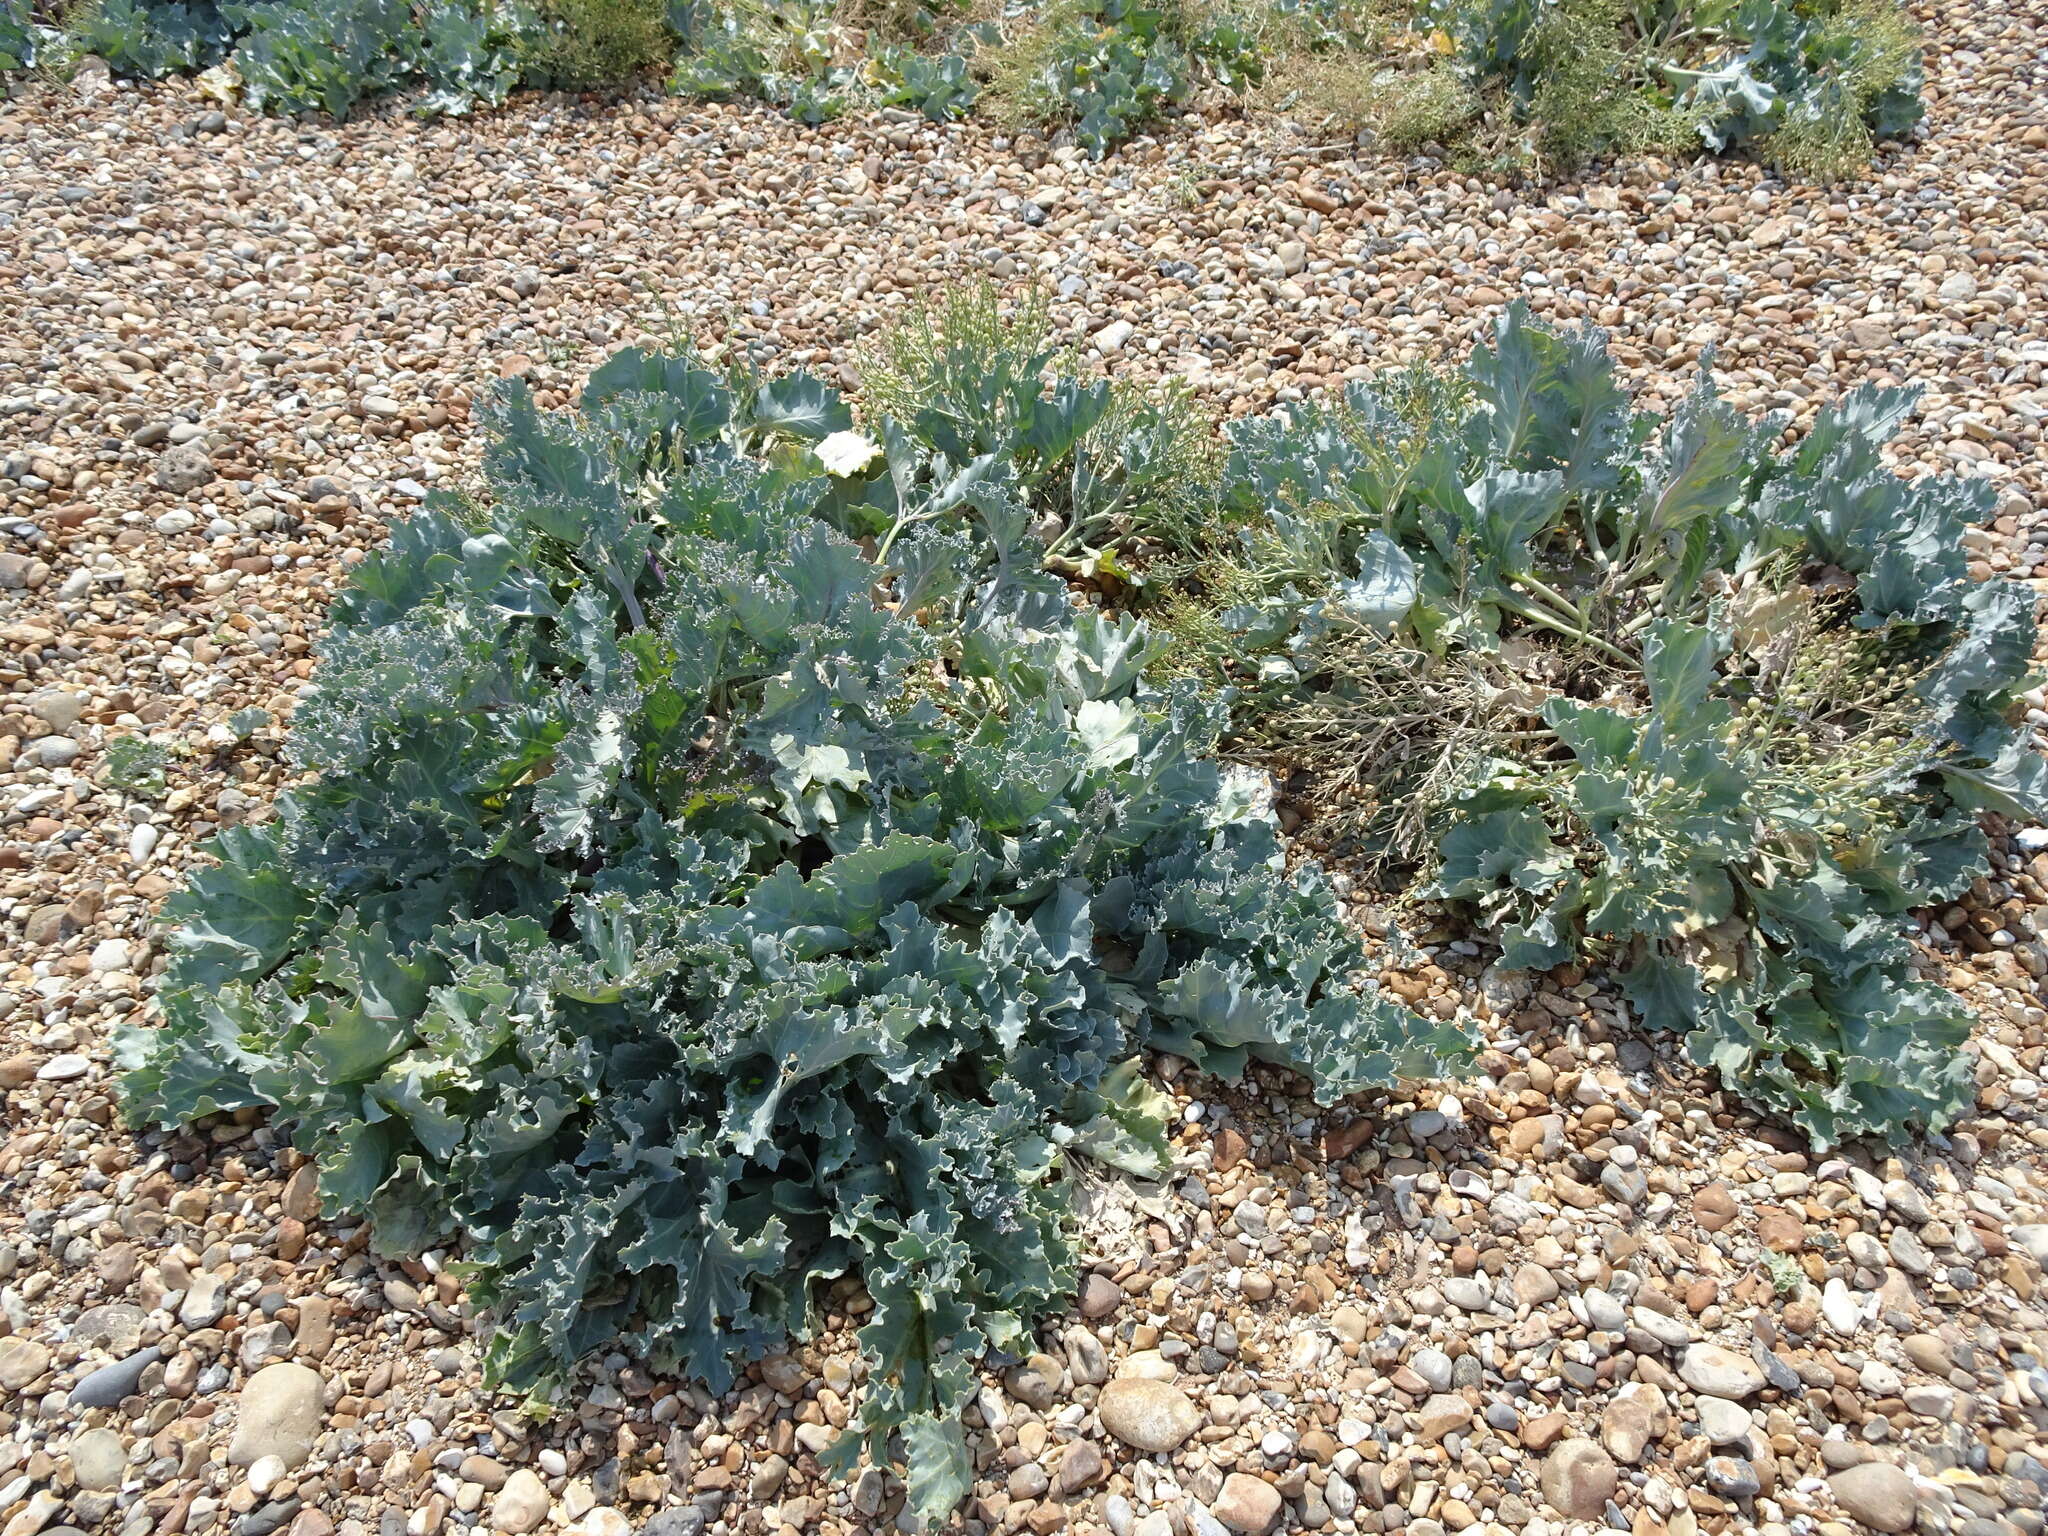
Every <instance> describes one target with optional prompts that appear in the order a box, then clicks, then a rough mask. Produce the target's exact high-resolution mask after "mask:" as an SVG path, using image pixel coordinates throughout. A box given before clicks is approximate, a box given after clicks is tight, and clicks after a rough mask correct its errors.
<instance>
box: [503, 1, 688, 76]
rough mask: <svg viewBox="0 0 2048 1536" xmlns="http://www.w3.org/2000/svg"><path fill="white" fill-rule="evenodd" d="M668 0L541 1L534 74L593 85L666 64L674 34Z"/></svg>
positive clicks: (641, 72)
mask: <svg viewBox="0 0 2048 1536" xmlns="http://www.w3.org/2000/svg"><path fill="white" fill-rule="evenodd" d="M668 9H669V8H668V0H541V4H540V14H541V37H540V42H539V44H538V46H537V47H536V48H535V50H534V55H533V61H534V73H535V74H536V75H537V76H538V77H540V78H542V79H544V80H546V81H547V82H548V83H550V84H554V85H561V86H567V87H568V88H570V89H571V90H589V89H592V88H595V87H598V86H606V85H616V84H618V83H619V82H620V81H622V80H631V79H633V78H634V77H635V76H636V75H640V74H643V73H645V72H646V71H648V70H653V69H659V68H662V67H663V66H665V65H666V64H667V63H668V62H669V59H670V57H671V56H672V55H673V54H674V52H675V46H676V38H675V34H674V33H673V32H672V31H670V29H669V23H668Z"/></svg>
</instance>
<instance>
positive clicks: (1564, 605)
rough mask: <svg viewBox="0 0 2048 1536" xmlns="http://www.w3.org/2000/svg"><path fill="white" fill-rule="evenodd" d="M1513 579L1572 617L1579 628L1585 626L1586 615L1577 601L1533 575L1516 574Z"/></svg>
mask: <svg viewBox="0 0 2048 1536" xmlns="http://www.w3.org/2000/svg"><path fill="white" fill-rule="evenodd" d="M1515 580H1516V581H1517V582H1519V583H1520V584H1521V585H1523V586H1525V587H1527V588H1528V589H1529V590H1530V591H1531V592H1534V593H1535V594H1536V595H1537V596H1538V597H1540V598H1542V599H1543V600H1544V601H1545V602H1546V603H1549V604H1550V605H1551V606H1552V607H1554V608H1557V609H1558V610H1559V611H1560V612H1562V613H1564V614H1565V615H1566V616H1568V617H1569V618H1571V619H1573V620H1574V621H1575V622H1576V623H1577V624H1578V626H1579V627H1580V628H1581V629H1584V628H1585V627H1586V615H1585V613H1584V611H1583V610H1581V609H1580V607H1579V605H1578V604H1577V603H1575V602H1573V601H1572V600H1571V599H1570V598H1568V597H1566V596H1565V595H1564V594H1563V593H1562V592H1559V591H1557V590H1556V589H1555V588H1554V587H1550V586H1547V585H1545V584H1544V583H1543V582H1541V581H1538V580H1537V579H1536V578H1535V577H1534V576H1528V575H1523V576H1517V577H1516V578H1515Z"/></svg>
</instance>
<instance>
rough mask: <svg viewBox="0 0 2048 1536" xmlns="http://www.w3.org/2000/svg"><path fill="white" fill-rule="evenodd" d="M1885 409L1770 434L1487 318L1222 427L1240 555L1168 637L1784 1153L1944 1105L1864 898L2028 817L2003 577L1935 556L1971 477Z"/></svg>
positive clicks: (1402, 869) (1984, 502)
mask: <svg viewBox="0 0 2048 1536" xmlns="http://www.w3.org/2000/svg"><path fill="white" fill-rule="evenodd" d="M1912 399H1913V397H1912V394H1911V392H1909V391H1906V390H1897V389H1888V390H1887V389H1870V388H1865V389H1859V390H1857V391H1854V392H1852V393H1851V394H1850V395H1849V396H1847V397H1846V398H1845V399H1843V400H1842V401H1841V402H1839V403H1838V404H1836V405H1834V406H1832V407H1830V408H1828V409H1826V410H1823V411H1822V412H1821V413H1820V415H1819V416H1818V418H1817V419H1816V421H1815V422H1814V424H1813V426H1812V427H1811V429H1810V430H1809V431H1808V433H1807V434H1806V436H1805V437H1804V438H1802V439H1801V440H1800V441H1799V442H1798V443H1797V444H1796V445H1795V446H1792V447H1790V448H1787V447H1784V446H1782V445H1781V437H1782V433H1783V427H1784V423H1783V421H1782V420H1779V419H1768V420H1766V421H1763V422H1749V421H1745V420H1743V419H1741V418H1740V417H1739V416H1738V415H1737V414H1736V413H1735V412H1733V411H1732V410H1731V409H1730V408H1729V407H1728V406H1727V405H1725V404H1724V403H1722V402H1721V401H1719V400H1718V399H1717V398H1716V397H1715V394H1714V391H1713V388H1712V385H1711V382H1710V380H1709V378H1708V377H1707V376H1706V375H1705V374H1702V377H1701V380H1700V382H1699V384H1698V386H1697V387H1696V388H1695V389H1694V391H1693V392H1692V393H1691V394H1690V396H1688V398H1687V399H1686V401H1685V402H1684V404H1683V405H1682V406H1681V407H1680V408H1679V409H1678V410H1677V411H1675V412H1674V413H1673V414H1672V415H1671V416H1670V417H1668V418H1659V417H1657V416H1655V415H1654V414H1652V413H1649V412H1644V411H1640V410H1637V409H1635V408H1633V407H1632V406H1631V404H1630V403H1629V401H1628V399H1627V397H1626V396H1625V394H1624V393H1623V391H1622V390H1621V388H1620V386H1619V385H1618V383H1617V381H1616V379H1615V375H1614V369H1613V365H1612V363H1611V361H1610V359H1609V358H1608V356H1607V354H1606V352H1605V350H1604V348H1603V347H1602V345H1601V343H1600V342H1599V340H1598V338H1597V337H1596V336H1594V335H1593V334H1591V333H1587V332H1580V333H1572V334H1558V333H1554V332H1550V331H1547V330H1544V329H1541V328H1539V327H1537V326H1535V325H1533V324H1532V323H1531V322H1530V321H1529V320H1528V318H1527V316H1526V315H1525V314H1524V313H1522V312H1521V311H1520V310H1519V309H1517V310H1515V311H1513V312H1511V313H1510V314H1509V315H1508V317H1507V318H1506V319H1505V320H1504V321H1503V322H1502V324H1501V327H1500V330H1499V333H1498V335H1497V337H1496V339H1495V342H1494V344H1493V345H1492V346H1491V347H1488V348H1483V349H1481V350H1480V351H1479V352H1478V353H1477V354H1476V355H1475V356H1474V357H1473V359H1472V360H1471V362H1470V363H1469V364H1467V365H1466V366H1465V367H1464V368H1463V369H1461V370H1458V371H1456V372H1454V373H1450V374H1429V373H1410V374H1406V375H1397V376H1394V377H1393V378H1391V379H1388V380H1385V381H1381V382H1380V383H1379V384H1378V385H1354V386H1352V387H1350V388H1349V389H1347V391H1346V392H1345V394H1344V396H1343V397H1342V399H1341V400H1337V401H1332V402H1329V403H1326V404H1306V405H1300V406H1293V407H1289V408H1287V409H1286V410H1284V411H1282V412H1281V413H1279V414H1278V415H1276V416H1274V417H1271V418H1267V419H1263V420H1258V421H1252V422H1247V423H1243V424H1239V425H1237V426H1234V427H1233V428H1232V430H1231V433H1230V438H1231V453H1230V457H1229V462H1228V468H1227V470H1226V472H1225V475H1224V484H1223V490H1222V498H1223V501H1224V503H1225V504H1226V505H1227V506H1229V507H1232V508H1234V509H1235V511H1236V515H1237V516H1238V518H1239V519H1240V521H1241V523H1242V524H1243V526H1242V530H1241V533H1240V535H1239V547H1238V549H1237V550H1236V552H1235V553H1234V554H1232V555H1231V556H1229V557H1227V558H1225V559H1221V560H1216V561H1211V562H1208V563H1207V564H1206V565H1200V566H1196V567H1194V568H1192V569H1190V570H1187V571H1184V572H1183V573H1182V575H1181V578H1180V582H1179V585H1180V586H1181V588H1182V591H1181V593H1180V595H1179V597H1178V599H1177V601H1178V604H1179V608H1178V610H1177V611H1176V612H1175V613H1173V614H1171V615H1170V617H1171V618H1172V619H1173V622H1174V623H1175V626H1176V628H1177V629H1178V631H1179V633H1180V634H1181V636H1182V646H1181V648H1180V651H1179V653H1178V656H1177V661H1176V664H1177V665H1178V666H1179V667H1180V668H1181V669H1182V670H1186V671H1191V672H1193V673H1195V674H1197V675H1206V676H1209V677H1211V678H1213V679H1216V680H1218V681H1222V680H1229V681H1232V682H1234V683H1236V684H1237V686H1238V687H1239V689H1240V696H1239V699H1238V702H1237V705H1236V707H1235V710H1234V721H1235V724H1236V727H1237V728H1238V729H1240V730H1242V731H1244V732H1245V733H1246V735H1247V737H1248V738H1249V740H1250V742H1251V744H1252V747H1253V749H1254V750H1255V751H1256V750H1258V749H1259V748H1260V747H1261V746H1263V749H1264V751H1265V754H1266V760H1268V761H1272V762H1275V763H1277V764H1280V765H1283V766H1287V767H1290V768H1299V769H1304V770H1306V771H1308V772H1309V773H1311V774H1312V775H1314V776H1316V778H1317V779H1318V781H1319V791H1318V792H1319V798H1320V800H1321V801H1322V803H1323V804H1324V805H1325V807H1326V810H1325V812H1324V814H1323V816H1322V821H1321V825H1322V827H1323V829H1324V830H1325V831H1326V832H1327V833H1329V834H1331V835H1333V836H1338V837H1340V838H1342V839H1344V840H1347V841H1348V843H1349V845H1350V850H1351V851H1352V852H1353V853H1355V854H1357V855H1359V856H1361V857H1363V858H1365V859H1366V860H1368V861H1369V862H1371V863H1374V864H1376V865H1377V866H1378V868H1379V869H1380V871H1381V874H1382V876H1383V880H1384V883H1387V884H1389V885H1395V886H1399V885H1401V884H1405V883H1409V882H1414V881H1423V882H1426V884H1424V886H1423V889H1424V891H1425V892H1426V893H1427V894H1428V895H1430V896H1433V897H1435V898H1437V899H1440V900H1442V901H1446V902H1449V903H1453V904H1455V905H1456V906H1458V907H1460V908H1462V909H1463V910H1464V911H1465V912H1466V913H1467V914H1468V915H1469V916H1470V917H1471V918H1472V919H1474V920H1475V921H1476V922H1477V923H1479V924H1480V925H1481V926H1482V927H1484V928H1487V929H1491V930H1495V931H1497V932H1498V934H1499V940H1500V944H1501V962H1502V964H1504V965H1506V966H1509V967H1519V968H1544V967H1550V966H1554V965H1558V964H1561V963H1564V962H1566V961H1577V960H1581V959H1585V958H1589V957H1590V958H1594V959H1600V960H1605V961H1607V962H1609V963H1611V964H1612V965H1614V966H1616V967H1617V968H1618V969H1619V970H1620V972H1621V978H1622V985H1623V988H1624V990H1625V991H1626V993H1627V995H1628V996H1629V998H1630V1000H1631V1002H1632V1003H1633V1004H1634V1005H1635V1007H1636V1009H1637V1011H1638V1012H1639V1013H1640V1015H1641V1016H1642V1018H1643V1019H1644V1021H1645V1022H1646V1023H1647V1024H1648V1025H1650V1026H1652V1027H1654V1028H1670V1029H1679V1030H1683V1031H1685V1032H1686V1034H1687V1038H1688V1041H1689V1045H1690V1049H1691V1051H1692V1054H1693V1056H1694V1057H1695V1059H1696V1060H1698V1061H1699V1062H1701V1063H1702V1064H1703V1065H1708V1066H1711V1067H1713V1068H1715V1069H1716V1070H1718V1071H1719V1072H1720V1073H1721V1075H1722V1077H1723V1079H1724V1081H1725V1082H1726V1083H1727V1084H1728V1085H1729V1086H1730V1087H1731V1088H1733V1089H1735V1090H1736V1091H1737V1092H1738V1093H1740V1094H1742V1095H1743V1096H1744V1097H1745V1098H1747V1099H1749V1100H1750V1101H1751V1102H1752V1103H1753V1104H1755V1105H1757V1106H1758V1107H1759V1108H1761V1109H1763V1110H1765V1111H1766V1112H1768V1113H1770V1114H1772V1115H1775V1116H1779V1117H1782V1118H1784V1119H1786V1120H1789V1121H1790V1122H1791V1123H1792V1124H1794V1125H1796V1126H1798V1127H1799V1128H1801V1129H1802V1130H1804V1131H1805V1132H1806V1133H1807V1134H1808V1135H1810V1136H1811V1137H1812V1138H1813V1139H1814V1141H1816V1142H1817V1143H1820V1144H1822V1145H1828V1144H1831V1143H1834V1142H1837V1141H1840V1140H1842V1139H1844V1138H1846V1137H1850V1136H1855V1135H1861V1134H1865V1133H1871V1132H1876V1133H1894V1132H1897V1131H1898V1130H1900V1129H1901V1128H1903V1127H1905V1126H1908V1125H1922V1124H1937V1125H1938V1124H1942V1123H1945V1122H1947V1121H1948V1120H1950V1119H1952V1118H1953V1117H1954V1116H1955V1115H1956V1114H1958V1113H1959V1112H1960V1111H1961V1110H1962V1109H1964V1108H1965V1107H1966V1106H1967V1104H1968V1103H1969V1101H1970V1093H1971V1084H1970V1079H1969V1073H1968V1064H1967V1058H1965V1057H1964V1056H1963V1055H1962V1054H1961V1052H1960V1049H1959V1048H1960V1046H1961V1045H1962V1043H1963V1041H1964V1039H1965V1038H1966V1036H1967V1031H1968V1015H1967V1012H1966V1011H1965V1010H1964V1009H1963V1008H1962V1006H1961V1005H1960V1004H1959V1003H1958V1002H1957V1001H1956V1000H1955V999H1954V998H1953V997H1951V996H1950V995H1949V994H1947V993H1946V992H1945V991H1943V990H1942V989H1940V988H1938V987H1934V986H1930V985H1922V984H1918V983H1915V982H1913V981H1912V979H1911V974H1910V971H1911V967H1910V960H1911V951H1910V949H1909V946H1908V945H1907V943H1906V941H1905V939H1904V937H1903V936H1902V934H1901V932H1900V931H1899V926H1898V923H1897V921H1896V919H1897V915H1898V914H1899V913H1901V912H1903V911H1904V910H1905V909H1906V908H1908V907H1910V906H1914V905H1919V904H1925V903H1928V902H1932V901H1936V900H1944V899H1947V898H1950V897H1952V896H1955V895H1956V894H1958V893H1960V892H1961V891H1963V890H1964V889H1965V888H1966V887H1968V886H1969V884H1970V883H1971V881H1972V879H1973V878H1975V877H1976V876H1977V875H1978V874H1980V873H1982V872H1983V869H1984V864H1983V856H1984V839H1983V835H1982V833H1981V831H1980V830H1979V828H1978V817H1979V815H1980V813H1983V812H1998V813H2003V814H2006V815H2013V816H2023V817H2038V816H2040V815H2041V814H2042V813H2043V810H2044V808H2048V767H2044V764H2043V762H2042V760H2041V758H2040V757H2039V755H2038V754H2037V753H2036V752H2035V751H2034V750H2033V748H2032V745H2031V743H2030V740H2029V736H2028V732H2027V730H2026V729H2025V728H2024V726H2023V725H2022V724H2020V723H2018V721H2019V718H2020V705H2019V703H2018V694H2019V692H2020V691H2021V690H2022V689H2023V688H2024V687H2026V686H2027V673H2028V670H2029V659H2030V656H2031V654H2032V647H2033V640H2034V635H2035V627H2034V611H2035V602H2034V597H2033V594H2032V593H2031V592H2030V591H2029V590H2028V589H2027V588H2026V587H2025V586H2023V585H2022V584H2020V583H2017V582H2012V581H2007V580H2003V579H1998V580H1990V581H1984V582H1977V581H1973V580H1972V579H1970V576H1969V573H1968V571H1967V569H1966V562H1965V557H1964V554H1963V543H1962V535H1963V533H1964V531H1965V530H1966V529H1967V528H1968V527H1969V526H1970V525H1971V524H1972V523H1975V522H1977V521H1980V520H1982V519H1984V518H1985V517H1987V516H1988V514H1989V498H1990V492H1989V489H1988V486H1987V484H1986V483H1985V482H1983V481H1969V480H1960V479H1956V478H1952V477H1949V476H1942V475H1923V476H1920V477H1918V478H1916V479H1912V480H1907V479H1902V478H1900V477H1899V476H1897V475H1895V474H1894V473H1892V471H1891V470H1890V469H1888V468H1887V467H1886V466H1885V464H1884V462H1883V460H1882V457H1881V450H1882V448H1883V445H1884V443H1885V441H1886V439H1887V438H1888V437H1889V435H1890V434H1891V432H1892V431H1893V430H1894V429H1895V428H1896V427H1897V426H1898V424H1899V423H1900V422H1901V421H1903V420H1904V419H1905V417H1906V415H1907V413H1908V412H1909V411H1910V409H1911V406H1912ZM1189 594H1194V595H1193V596H1190V595H1189Z"/></svg>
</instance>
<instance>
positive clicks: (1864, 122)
mask: <svg viewBox="0 0 2048 1536" xmlns="http://www.w3.org/2000/svg"><path fill="white" fill-rule="evenodd" d="M1338 3H1339V0H1324V4H1325V5H1326V6H1328V5H1333V4H1338ZM1358 9H1359V10H1360V11H1362V12H1363V17H1362V21H1361V23H1360V25H1359V28H1358V30H1359V31H1360V32H1361V33H1363V34H1364V35H1363V37H1362V38H1360V39H1359V40H1357V41H1353V40H1351V39H1350V38H1347V37H1345V35H1344V33H1343V31H1342V30H1341V29H1332V28H1330V27H1328V26H1323V27H1320V28H1315V29H1311V30H1307V31H1304V30H1303V28H1302V26H1301V24H1300V22H1299V20H1294V21H1292V22H1291V23H1290V24H1288V25H1284V26H1282V27H1280V28H1279V29H1278V41H1279V43H1280V44H1281V46H1283V47H1284V48H1286V49H1287V51H1288V52H1289V53H1290V55H1291V56H1290V57H1289V58H1288V59H1287V61H1286V62H1284V63H1281V64H1278V65H1276V66H1275V67H1274V68H1273V69H1272V70H1271V71H1270V74H1271V77H1272V79H1273V81H1274V83H1275V91H1274V92H1273V93H1269V94H1276V95H1277V97H1278V100H1279V104H1281V105H1285V106H1289V107H1291V108H1292V109H1294V110H1297V111H1299V112H1300V113H1302V114H1303V115H1305V116H1309V117H1311V118H1316V117H1320V118H1323V119H1325V120H1327V121H1330V122H1331V123H1332V124H1333V125H1334V124H1336V123H1343V124H1345V125H1347V126H1351V125H1370V126H1372V127H1373V128H1375V129H1376V130H1377V131H1378V132H1379V133H1380V134H1381V136H1382V137H1383V138H1385V139H1386V140H1387V141H1388V142H1389V144H1390V145H1391V147H1394V148H1402V149H1406V148H1415V147H1419V146H1421V145H1423V144H1425V143H1436V144H1441V145H1444V146H1447V147H1448V148H1450V150H1451V151H1452V152H1453V153H1454V154H1455V155H1456V157H1457V158H1459V159H1460V160H1463V161H1467V162H1471V163H1473V164H1475V165H1478V166H1482V167H1483V166H1492V167H1495V168H1498V169H1502V170H1511V169H1516V168H1519V167H1524V166H1530V165H1533V166H1536V167H1538V168H1544V169H1557V168H1566V169H1568V168H1570V167H1572V166H1574V165H1576V164H1579V163H1581V162H1584V161H1586V160H1588V159H1590V158H1592V157H1594V156H1598V155H1604V154H1623V153H1629V152H1632V151H1641V150H1646V149H1649V150H1658V151H1662V152H1666V153H1674V154H1675V153H1684V152H1687V151H1693V152H1696V151H1698V150H1699V149H1700V148H1701V147H1705V148H1707V149H1710V150H1712V151H1714V152H1716V153H1727V152H1735V151H1743V152H1750V153H1754V154H1756V155H1758V156H1759V157H1760V158H1763V159H1765V160H1767V161H1769V162H1770V163H1772V164H1773V165H1776V166H1778V167H1780V168H1782V169H1784V170H1786V171H1788V172H1791V173H1793V174H1796V175H1803V176H1811V177H1815V178H1819V179H1828V178H1833V177H1840V176H1846V175H1851V174H1854V173H1856V172H1858V171H1860V170H1862V169H1864V168H1865V167H1866V166H1867V165H1868V164H1869V162H1870V157H1871V153H1872V149H1873V146H1874V144H1875V142H1876V141H1877V140H1880V139H1887V138H1896V137H1899V136H1901V135H1903V134H1905V133H1906V132H1907V131H1909V130H1910V129H1911V128H1912V127H1913V126H1914V124H1916V123H1917V122H1919V121H1920V117H1921V105H1920V84H1921V66H1920V42H1919V37H1918V34H1917V33H1916V31H1915V30H1914V27H1913V25H1912V23H1911V21H1910V20H1909V19H1908V18H1907V16H1906V15H1905V13H1904V11H1903V9H1902V8H1901V7H1900V6H1899V5H1898V4H1897V3H1896V0H1412V3H1407V4H1401V5H1389V6H1372V5H1361V6H1359V7H1358ZM1310 14H1311V15H1312V14H1313V13H1310Z"/></svg>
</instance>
